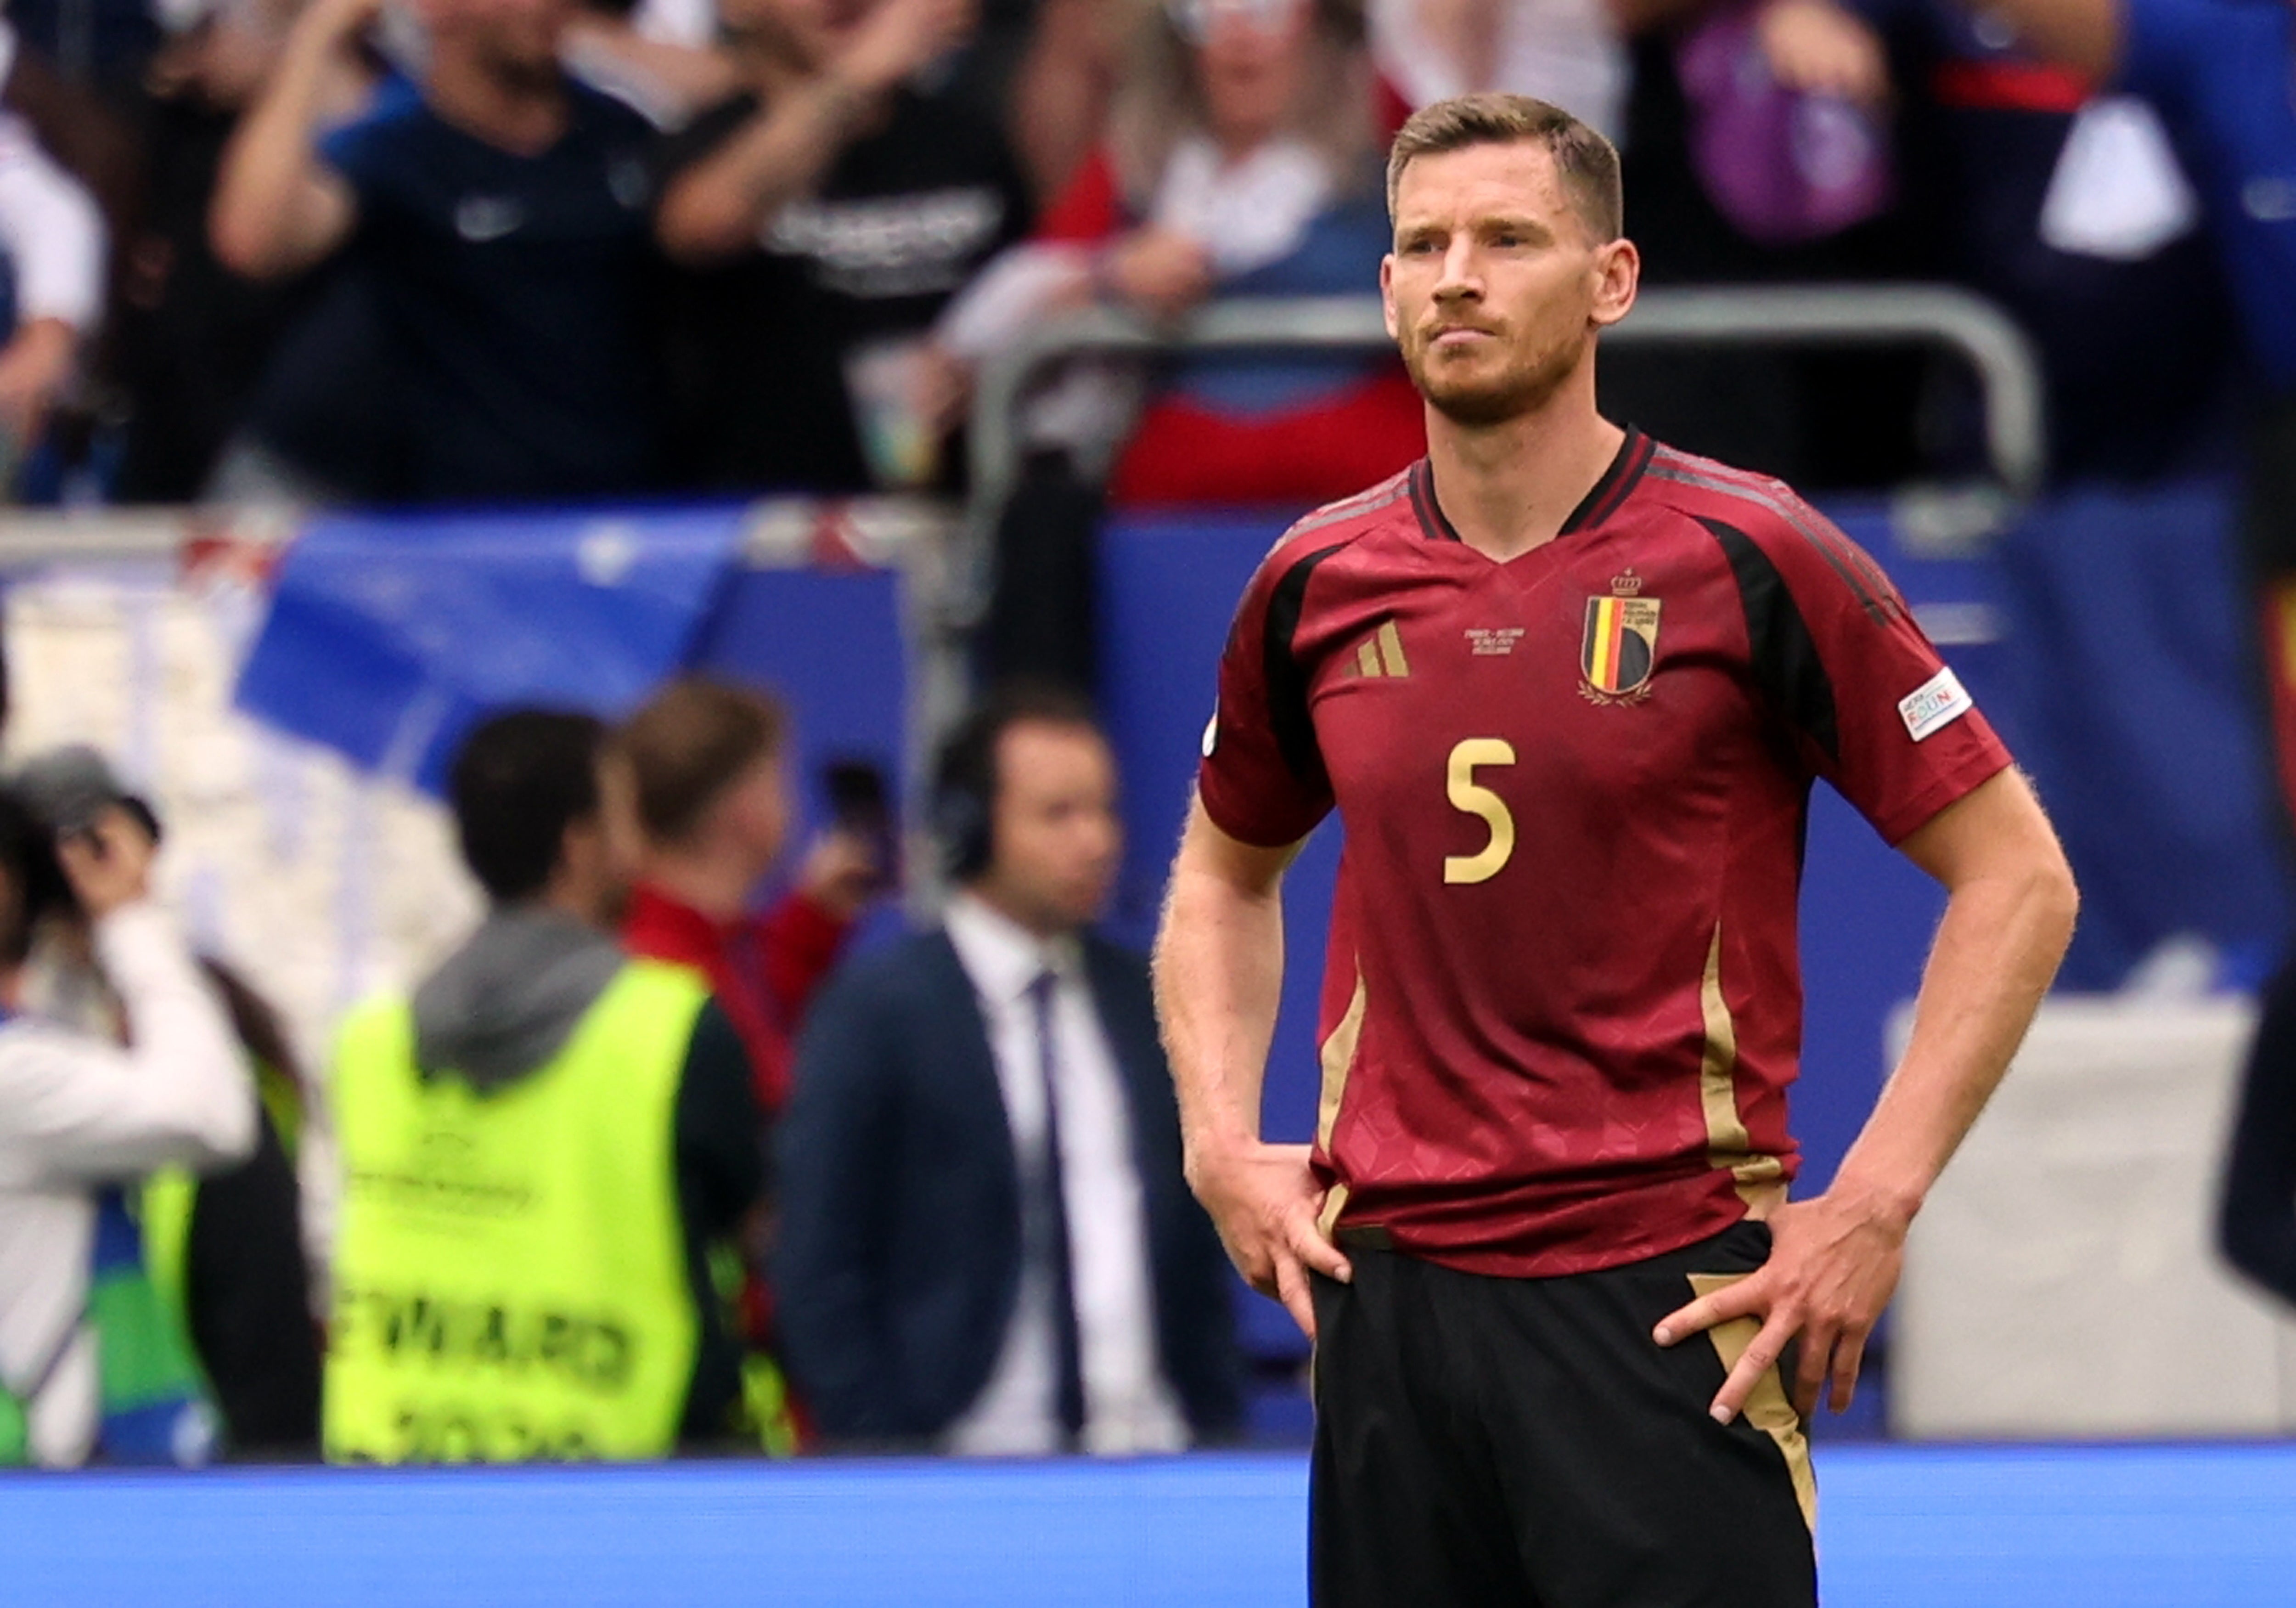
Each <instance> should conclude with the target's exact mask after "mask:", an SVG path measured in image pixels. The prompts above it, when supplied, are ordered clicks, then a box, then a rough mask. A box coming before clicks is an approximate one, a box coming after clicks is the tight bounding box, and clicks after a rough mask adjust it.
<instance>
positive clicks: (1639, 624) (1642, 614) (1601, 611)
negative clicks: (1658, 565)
mask: <svg viewBox="0 0 2296 1608" xmlns="http://www.w3.org/2000/svg"><path fill="white" fill-rule="evenodd" d="M1629 581H1631V583H1632V585H1634V586H1635V587H1636V588H1639V587H1640V584H1641V582H1640V579H1639V578H1636V577H1633V576H1632V574H1631V572H1629V574H1628V576H1622V577H1620V581H1619V583H1616V584H1617V585H1618V589H1619V592H1620V593H1624V592H1625V591H1626V590H1627V583H1628V582H1629ZM1658 615H1659V600H1658V599H1657V598H1655V597H1636V596H1631V595H1615V594H1614V595H1611V596H1609V597H1590V598H1588V599H1587V634H1586V636H1585V637H1584V638H1583V639H1582V640H1581V641H1580V643H1579V669H1581V670H1582V671H1584V672H1585V674H1584V676H1583V677H1581V679H1580V680H1579V694H1580V696H1582V697H1584V698H1586V699H1587V701H1589V702H1592V703H1602V704H1615V703H1640V702H1641V701H1643V700H1644V699H1645V698H1647V697H1649V696H1650V692H1651V671H1652V669H1653V668H1654V667H1655V666H1656V665H1657V663H1658Z"/></svg>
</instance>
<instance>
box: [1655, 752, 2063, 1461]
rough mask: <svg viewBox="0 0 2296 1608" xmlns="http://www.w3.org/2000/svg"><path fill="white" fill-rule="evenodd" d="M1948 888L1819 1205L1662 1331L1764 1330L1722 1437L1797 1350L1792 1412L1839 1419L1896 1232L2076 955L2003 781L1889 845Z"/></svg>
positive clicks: (1775, 1229) (2020, 796) (2041, 833)
mask: <svg viewBox="0 0 2296 1608" xmlns="http://www.w3.org/2000/svg"><path fill="white" fill-rule="evenodd" d="M1898 847H1899V848H1900V849H1901V850H1902V851H1903V852H1904V853H1905V855H1906V857H1907V858H1908V859H1910V860H1912V861H1913V862H1914V863H1915V865H1917V866H1920V867H1921V868H1922V869H1923V870H1924V871H1926V872H1928V873H1929V874H1931V876H1933V877H1935V878H1937V880H1938V881H1939V882H1941V883H1943V884H1944V885H1945V888H1946V891H1947V899H1946V909H1945V919H1944V921H1943V922H1942V923H1940V924H1939V927H1938V932H1937V938H1936V940H1935V942H1934V943H1932V944H1931V948H1930V956H1929V962H1928V964H1927V965H1926V966H1925V967H1924V968H1923V973H1922V984H1921V990H1920V993H1919V994H1918V995H1917V996H1916V997H1915V1002H1914V1030H1913V1034H1912V1038H1911V1039H1910V1041H1909V1042H1908V1043H1907V1046H1906V1054H1905V1058H1904V1060H1903V1061H1901V1062H1899V1063H1898V1070H1897V1071H1896V1072H1895V1074H1893V1075H1892V1076H1891V1078H1890V1081H1889V1084H1888V1086H1887V1087H1885V1088H1883V1090H1882V1098H1881V1100H1880V1102H1879V1103H1877V1104H1876V1105H1875V1107H1874V1114H1873V1116H1872V1117H1871V1118H1869V1119H1868V1120H1867V1121H1866V1127H1865V1129H1864V1131H1862V1132H1861V1133H1860V1134H1859V1135H1858V1136H1857V1143H1856V1144H1852V1145H1851V1146H1850V1148H1849V1155H1848V1156H1846V1157H1845V1158H1843V1160H1842V1163H1841V1169H1840V1171H1838V1172H1837V1173H1836V1174H1835V1175H1834V1178H1833V1186H1832V1187H1831V1188H1829V1189H1828V1190H1826V1192H1825V1194H1821V1195H1817V1196H1816V1197H1814V1198H1812V1199H1810V1200H1808V1201H1804V1202H1794V1203H1792V1204H1790V1205H1786V1206H1782V1207H1780V1208H1779V1209H1778V1210H1777V1211H1776V1212H1775V1213H1774V1214H1773V1215H1772V1216H1771V1218H1770V1229H1771V1234H1772V1245H1771V1252H1770V1259H1769V1260H1768V1261H1767V1263H1765V1264H1764V1265H1763V1267H1762V1268H1760V1269H1759V1271H1757V1272H1755V1273H1753V1274H1751V1275H1750V1276H1747V1277H1746V1278H1744V1279H1742V1280H1741V1281H1739V1282H1738V1283H1737V1284H1732V1285H1730V1286H1728V1287H1727V1288H1726V1289H1723V1290H1719V1291H1717V1292H1714V1293H1713V1294H1710V1295H1708V1296H1705V1297H1702V1299H1700V1300H1694V1301H1692V1302H1691V1303H1690V1304H1689V1305H1687V1306H1685V1307H1683V1308H1682V1309H1679V1310H1678V1311H1676V1312H1674V1313H1672V1314H1670V1315H1669V1316H1668V1317H1666V1318H1665V1319H1664V1320H1663V1321H1661V1323H1660V1325H1659V1326H1658V1330H1657V1334H1656V1338H1657V1340H1658V1342H1659V1343H1660V1344H1661V1345H1672V1344H1675V1343H1677V1341H1681V1340H1683V1339H1684V1338H1685V1337H1686V1336H1688V1335H1691V1334H1694V1333H1699V1332H1701V1331H1702V1330H1705V1329H1710V1328H1711V1327H1713V1326H1714V1325H1718V1324H1722V1323H1726V1322H1729V1321H1730V1320H1732V1319H1734V1318H1740V1317H1756V1318H1759V1320H1760V1322H1761V1331H1760V1333H1759V1334H1758V1335H1757V1336H1756V1337H1755V1339H1754V1340H1753V1341H1752V1342H1751V1344H1749V1345H1748V1346H1747V1348H1746V1350H1745V1352H1744V1354H1743V1356H1742V1357H1741V1358H1740V1359H1739V1361H1738V1364H1737V1366H1735V1367H1734V1368H1733V1369H1732V1370H1731V1372H1730V1375H1729V1377H1728V1378H1727V1379H1726V1380H1725V1381H1724V1382H1723V1385H1722V1389H1721V1391H1719V1392H1718V1394H1717V1395H1716V1396H1715V1398H1714V1415H1715V1416H1716V1417H1717V1418H1718V1419H1720V1420H1721V1421H1722V1422H1724V1423H1727V1422H1729V1420H1730V1419H1731V1418H1732V1417H1734V1416H1735V1415H1736V1414H1737V1413H1738V1411H1739V1410H1740V1409H1741V1408H1742V1407H1744V1405H1745V1402H1746V1398H1747V1396H1748V1395H1749V1394H1750V1393H1751V1391H1752V1390H1753V1388H1754V1385H1755V1383H1756V1382H1757V1381H1758V1380H1759V1379H1760V1377H1761V1375H1762V1374H1764V1373H1765V1372H1767V1370H1768V1369H1769V1368H1770V1367H1771V1366H1773V1365H1775V1363H1777V1361H1778V1360H1779V1358H1781V1357H1783V1356H1784V1353H1785V1350H1786V1347H1787V1345H1788V1343H1789V1342H1790V1341H1793V1340H1794V1339H1795V1337H1796V1336H1799V1337H1800V1352H1801V1355H1800V1366H1799V1367H1798V1368H1797V1370H1796V1373H1795V1376H1794V1382H1793V1398H1794V1407H1795V1409H1796V1411H1798V1412H1799V1413H1800V1414H1801V1415H1803V1416H1804V1417H1808V1415H1810V1414H1811V1413H1813V1412H1815V1411H1816V1406H1817V1399H1818V1395H1819V1392H1820V1391H1822V1390H1830V1398H1831V1401H1832V1405H1833V1410H1834V1411H1835V1412H1837V1413H1838V1412H1841V1410H1843V1409H1844V1408H1845V1407H1848V1406H1849V1398H1850V1393H1851V1391H1853V1390H1854V1389H1855V1388H1856V1386H1857V1370H1858V1366H1859V1364H1860V1362H1861V1361H1862V1360H1863V1358H1864V1356H1865V1350H1866V1336H1867V1335H1869V1334H1870V1333H1872V1332H1873V1328H1874V1323H1875V1322H1876V1320H1878V1319H1879V1318H1880V1317H1881V1315H1882V1308H1883V1307H1885V1306H1886V1305H1888V1304H1889V1300H1890V1294H1891V1292H1893V1291H1894V1290H1896V1288H1897V1284H1898V1270H1899V1268H1901V1267H1902V1265H1903V1263H1904V1259H1905V1242H1906V1231H1907V1227H1908V1226H1910V1225H1911V1223H1912V1222H1913V1218H1914V1214H1915V1212H1916V1211H1918V1210H1920V1209H1921V1204H1922V1202H1923V1199H1924V1198H1925V1197H1926V1196H1927V1194H1928V1193H1929V1190H1930V1186H1931V1185H1932V1184H1933V1183H1935V1182H1936V1180H1937V1177H1938V1174H1939V1172H1941V1171H1943V1170H1944V1168H1945V1164H1946V1161H1948V1159H1949V1158H1950V1157H1951V1156H1952V1154H1953V1153H1954V1150H1955V1148H1956V1146H1958V1145H1959V1144H1960V1143H1961V1140H1962V1136H1964V1134H1966V1133H1967V1132H1968V1131H1969V1128H1970V1124H1972V1122H1974V1121H1975V1120H1977V1113H1978V1112H1980V1111H1981V1110H1983V1109H1984V1106H1985V1102H1986V1101H1987V1099H1988V1098H1989V1097H1990V1096H1991V1095H1992V1093H1993V1090H1994V1087H1995V1086H1996V1085H1997V1084H1998V1083H1999V1082H2000V1081H2001V1076H2002V1074H2003V1073H2004V1072H2005V1071H2007V1070H2008V1066H2009V1058H2010V1056H2011V1055H2012V1054H2014V1053H2015V1052H2016V1048H2017V1045H2018V1043H2019V1041H2020V1040H2021V1039H2022V1038H2023V1037H2024V1034H2025V1030H2026V1028H2027V1027H2028V1026H2029V1025H2030V1023H2031V1021H2032V1020H2033V1013H2034V1012H2035V1011H2036V1010H2038V1008H2039V1006H2040V1003H2041V997H2042V996H2043V995H2044V994H2045V993H2046V992H2047V990H2048V987H2049V981H2050V980H2051V979H2052V978H2053V977H2054V976H2055V975H2056V970H2057V963H2058V962H2059V961H2060V960H2061V959H2062V958H2063V956H2064V952H2065V946H2066V944H2067V943H2068V942H2070V941H2071V937H2072V929H2073V916H2074V912H2075V910H2076V908H2077V906H2078V903H2079V896H2078V894H2077V893H2076V891H2075V890H2074V887H2073V879H2072V872H2071V869H2070V868H2069V867H2068V866H2066V864H2065V857H2064V851H2063V849H2062V848H2061V847H2060V846H2059V844H2058V842H2057V838H2056V833H2054V831H2053V830H2052V829H2051V827H2050V825H2049V823H2048V819H2047V817H2046V816H2045V815H2043V814H2042V811H2041V805H2040V801H2039V800H2038V799H2037V798H2035V797H2034V794H2033V790H2032V789H2031V788H2030V786H2029V785H2027V783H2026V782H2025V779H2024V777H2023V776H2021V775H2019V774H2018V773H2017V772H2016V771H2015V770H2014V769H2007V770H2003V771H2000V772H1998V773H1997V774H1996V775H1993V776H1992V777H1991V778H1990V779H1989V780H1988V781H1985V782H1982V783H1979V784H1978V785H1977V786H1976V787H1975V788H1974V789H1972V791H1971V792H1968V793H1967V794H1965V795H1964V797H1962V798H1961V799H1960V800H1957V801H1956V802H1955V803H1953V804H1950V805H1948V806H1947V807H1946V808H1944V809H1943V810H1941V811H1939V813H1938V814H1937V815H1936V816H1933V817H1931V820H1930V821H1929V822H1928V823H1927V824H1926V825H1923V826H1920V827H1918V828H1916V829H1915V831H1914V832H1913V833H1912V834H1911V835H1910V836H1908V837H1907V839H1906V840H1905V841H1903V842H1902V843H1901V844H1899V846H1898Z"/></svg>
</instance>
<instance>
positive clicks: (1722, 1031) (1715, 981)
mask: <svg viewBox="0 0 2296 1608" xmlns="http://www.w3.org/2000/svg"><path fill="white" fill-rule="evenodd" d="M1698 1009H1699V1013H1700V1015H1701V1016H1702V1017H1703V1018H1704V1019H1705V1025H1706V1047H1705V1051H1704V1053H1703V1054H1702V1056H1701V1057H1700V1061H1699V1067H1698V1103H1699V1105H1700V1106H1701V1107H1702V1109H1703V1111H1704V1112H1705V1115H1706V1160H1707V1163H1708V1165H1710V1166H1713V1167H1720V1168H1726V1169H1729V1172H1730V1176H1731V1177H1732V1178H1734V1179H1735V1180H1736V1182H1737V1185H1738V1198H1739V1199H1740V1200H1742V1201H1743V1202H1745V1203H1746V1215H1747V1216H1748V1217H1751V1218H1755V1219H1757V1220H1759V1219H1760V1218H1766V1217H1767V1216H1769V1214H1770V1213H1771V1212H1772V1211H1774V1210H1776V1209H1777V1206H1778V1204H1779V1202H1782V1201H1784V1199H1785V1185H1784V1183H1783V1182H1781V1180H1782V1179H1783V1178H1784V1177H1785V1170H1786V1164H1785V1162H1784V1161H1783V1160H1781V1159H1780V1158H1779V1157H1776V1156H1772V1155H1764V1154H1761V1153H1758V1152H1757V1151H1756V1150H1755V1149H1754V1142H1753V1140H1752V1138H1751V1136H1749V1135H1748V1134H1747V1132H1746V1120H1745V1118H1743V1116H1741V1115H1739V1113H1738V1082H1737V1076H1736V1074H1737V1070H1738V1026H1737V1023H1736V1022H1735V1021H1734V1020H1733V1019H1732V1018H1731V1015H1730V1002H1729V1001H1728V1000H1727V999H1726V998H1724V997H1723V995H1722V923H1719V922H1717V923H1715V924H1714V937H1713V939H1712V940H1711V941H1710V943H1709V944H1708V945H1707V947H1706V974H1705V976H1704V977H1703V978H1702V979H1701V980H1700V982H1699V985H1698Z"/></svg>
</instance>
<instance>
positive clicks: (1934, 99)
mask: <svg viewBox="0 0 2296 1608" xmlns="http://www.w3.org/2000/svg"><path fill="white" fill-rule="evenodd" d="M1880 14H1881V15H1882V17H1883V19H1884V20H1885V25H1886V26H1887V27H1888V29H1889V31H1890V37H1891V39H1892V43H1893V45H1895V46H1896V48H1897V53H1898V62H1899V65H1900V71H1901V73H1902V75H1903V77H1904V79H1905V81H1906V83H1907V86H1908V93H1907V95H1906V96H1905V98H1904V109H1903V111H1902V113H1901V116H1900V119H1899V124H1900V129H1901V133H1902V138H1901V139H1900V141H1899V149H1900V151H1901V152H1902V153H1903V157H1904V167H1905V170H1906V178H1907V192H1908V196H1907V200H1908V203H1909V205H1910V207H1911V209H1912V211H1913V216H1914V219H1915V226H1916V227H1917V229H1919V231H1920V232H1921V234H1923V237H1924V238H1925V239H1926V240H1928V241H1929V242H1931V244H1932V247H1933V251H1932V255H1931V258H1930V260H1929V261H1928V262H1927V263H1925V264H1923V267H1926V268H1927V269H1928V270H1929V271H1930V272H1932V273H1935V274H1938V275H1942V276H1944V277H1947V278H1949V279H1952V280H1954V281H1956V282H1957V283H1962V284H1964V285H1967V286H1969V287H1970V288H1971V289H1972V290H1975V291H1979V292H1980V293H1982V294H1984V295H1986V296H1988V297H1990V298H1991V299H1994V300H1996V301H1998V302H1999V303H2000V304H2001V305H2002V306H2003V307H2005V308H2007V309H2008V310H2009V312H2010V313H2012V314H2013V316H2015V317H2016V319H2017V320H2018V322H2019V323H2020V324H2022V325H2023V326H2024V328H2025V330H2026V332H2027V333H2028V334H2030V336H2031V337H2032V338H2033V341H2034V344H2035V347H2036V349H2037V351H2038V356H2039V357H2040V359H2041V366H2042V376H2043V380H2044V382H2045V384H2046V401H2047V407H2046V424H2047V426H2048V435H2049V439H2048V449H2049V469H2050V472H2051V475H2052V477H2053V478H2054V479H2056V480H2120V481H2124V482H2125V481H2138V480H2152V479H2156V478H2158V477H2160V476H2161V475H2164V474H2170V473H2176V472H2189V471H2192V470H2195V469H2208V470H2213V469H2219V468H2221V467H2223V466H2224V464H2225V461H2226V450H2225V448H2226V442H2227V439H2228V438H2229V435H2230V431H2228V429H2227V426H2228V425H2229V424H2230V423H2231V422H2232V417H2233V414H2234V409H2233V407H2232V406H2231V403H2232V394H2231V393H2232V390H2233V383H2232V382H2233V381H2235V376H2236V357H2237V350H2236V333H2235V327H2234V317H2233V312H2232V308H2231V304H2230V300H2229V298H2228V296H2227V294H2226V287H2225V283H2224V275H2223V271H2222V268H2221V267H2220V265H2219V262H2218V257H2217V253H2216V250H2215V248H2214V246H2213V244H2212V243H2211V242H2210V239H2209V238H2208V231H2207V230H2205V229H2204V228H2202V227H2201V218H2200V209H2199V205H2198V202H2197V201H2196V199H2195V197H2194V191H2193V188H2192V185H2191V183H2190V181H2189V179H2188V178H2187V176H2186V175H2185V171H2184V168H2183V166H2182V164H2181V163H2180V162H2179V161H2178V160H2177V156H2176V154H2175V152H2173V150H2172V149H2171V148H2170V146H2169V143H2168V141H2167V138H2166V136H2165V135H2164V133H2163V132H2162V129H2161V124H2160V122H2159V119H2158V118H2157V117H2156V115H2155V114H2154V112H2153V111H2152V109H2151V108H2150V107H2149V106H2148V105H2147V104H2146V103H2144V101H2142V100H2139V99H2137V98H2136V97H2134V96H2132V95H2129V94H2126V93H2122V92H2119V91H2115V90H2112V89H2109V88H2107V89H2100V87H2099V86H2098V85H2097V83H2096V82H2095V80H2094V79H2092V78H2089V77H2087V75H2085V74H2083V73H2080V72H2077V71H2075V70H2072V69H2071V68H2068V67H2066V66H2064V65H2062V64H2061V63H2058V62H2050V61H2048V60H2046V59H2044V58H2043V57H2041V56H2039V55H2038V54H2037V53H2035V52H2034V51H2033V50H2032V49H2031V48H2030V46H2029V45H2025V44H2024V43H2022V42H2021V40H2020V39H2019V37H2017V34H2016V32H2015V31H2014V30H2013V29H2012V28H2011V27H2010V26H2009V25H2008V23H2007V22H2006V21H2004V20H2003V18H2002V17H2001V15H2000V14H1999V13H1998V12H1994V11H1990V10H1989V11H1987V12H1984V13H1983V14H1982V15H1969V14H1964V12H1961V11H1959V10H1957V9H1956V8H1955V7H1953V6H1950V5H1946V4H1936V3H1935V0H1915V3H1914V4H1890V5H1885V6H1882V7H1881V8H1880Z"/></svg>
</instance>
